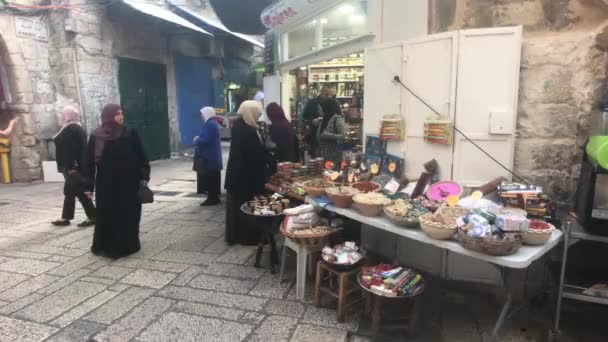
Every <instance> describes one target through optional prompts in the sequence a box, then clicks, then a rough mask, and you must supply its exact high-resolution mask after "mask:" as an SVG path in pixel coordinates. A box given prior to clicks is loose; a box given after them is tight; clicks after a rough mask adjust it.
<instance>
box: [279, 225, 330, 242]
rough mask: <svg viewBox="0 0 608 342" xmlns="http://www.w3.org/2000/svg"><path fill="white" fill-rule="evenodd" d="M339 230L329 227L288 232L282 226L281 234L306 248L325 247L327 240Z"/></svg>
mask: <svg viewBox="0 0 608 342" xmlns="http://www.w3.org/2000/svg"><path fill="white" fill-rule="evenodd" d="M338 230H339V229H338V228H332V227H328V226H317V227H310V228H306V229H297V230H292V231H287V230H286V229H285V227H284V226H283V225H281V234H283V235H284V236H285V237H287V238H289V239H291V240H292V241H293V242H295V243H297V244H301V245H304V246H322V245H325V242H326V241H327V239H329V238H330V237H331V236H332V235H334V234H335V233H337V232H338Z"/></svg>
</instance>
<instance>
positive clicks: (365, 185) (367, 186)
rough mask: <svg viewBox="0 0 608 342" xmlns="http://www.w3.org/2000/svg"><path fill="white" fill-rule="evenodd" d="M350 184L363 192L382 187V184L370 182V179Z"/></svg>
mask: <svg viewBox="0 0 608 342" xmlns="http://www.w3.org/2000/svg"><path fill="white" fill-rule="evenodd" d="M351 186H352V187H353V188H355V189H357V190H359V191H360V192H363V193H365V192H374V191H380V188H381V187H382V185H380V183H376V182H371V181H365V182H358V183H353V184H352V185H351Z"/></svg>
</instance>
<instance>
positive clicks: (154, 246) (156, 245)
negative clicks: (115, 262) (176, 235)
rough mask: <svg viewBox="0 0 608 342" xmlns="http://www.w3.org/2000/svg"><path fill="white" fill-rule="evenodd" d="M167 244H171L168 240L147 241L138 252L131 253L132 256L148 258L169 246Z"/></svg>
mask: <svg viewBox="0 0 608 342" xmlns="http://www.w3.org/2000/svg"><path fill="white" fill-rule="evenodd" d="M169 246H171V243H169V242H147V243H144V244H143V245H142V246H141V249H140V250H139V252H137V253H135V254H133V255H132V257H134V258H140V259H148V258H151V257H153V256H155V255H156V254H158V253H159V252H161V251H163V250H165V249H167V248H169Z"/></svg>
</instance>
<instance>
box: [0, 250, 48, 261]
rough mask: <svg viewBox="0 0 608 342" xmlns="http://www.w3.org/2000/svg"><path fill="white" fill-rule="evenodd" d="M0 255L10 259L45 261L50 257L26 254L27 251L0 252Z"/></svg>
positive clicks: (35, 253) (41, 254)
mask: <svg viewBox="0 0 608 342" xmlns="http://www.w3.org/2000/svg"><path fill="white" fill-rule="evenodd" d="M0 255H2V256H7V257H11V258H22V259H32V260H46V259H48V258H50V257H51V255H50V254H44V253H37V252H27V251H0Z"/></svg>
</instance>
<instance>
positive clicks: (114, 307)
mask: <svg viewBox="0 0 608 342" xmlns="http://www.w3.org/2000/svg"><path fill="white" fill-rule="evenodd" d="M152 294H154V290H152V289H143V288H139V287H132V288H130V289H127V290H126V291H124V292H122V293H121V294H119V295H118V296H116V297H114V298H112V299H111V300H110V301H108V302H107V303H105V304H103V305H101V306H100V307H98V308H97V309H95V310H94V311H93V312H91V313H89V314H88V315H86V316H85V317H84V319H86V320H89V321H93V322H98V323H103V324H110V323H112V322H113V321H114V320H116V319H118V318H120V317H121V316H122V315H124V314H125V313H127V312H128V311H129V310H131V309H132V308H133V307H135V306H136V305H137V304H139V303H141V302H142V301H144V300H145V299H146V298H148V297H150V296H152Z"/></svg>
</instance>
